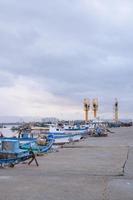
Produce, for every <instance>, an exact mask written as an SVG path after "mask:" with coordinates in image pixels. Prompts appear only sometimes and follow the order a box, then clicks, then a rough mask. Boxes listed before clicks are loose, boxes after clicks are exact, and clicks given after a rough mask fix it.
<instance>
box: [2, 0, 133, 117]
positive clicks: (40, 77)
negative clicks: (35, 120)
mask: <svg viewBox="0 0 133 200" xmlns="http://www.w3.org/2000/svg"><path fill="white" fill-rule="evenodd" d="M132 77H133V1H132V0H49V1H46V0H38V1H36V0H22V1H18V0H0V94H1V95H0V98H1V100H0V116H7V115H8V116H10V115H11V116H16V115H17V116H42V117H50V116H53V117H58V118H63V119H68V118H69V119H82V118H83V111H82V110H83V105H82V102H83V99H84V98H85V97H86V98H90V99H93V98H95V97H98V99H99V104H100V106H99V116H101V117H104V118H112V117H113V111H112V110H113V103H114V99H115V98H116V97H117V98H118V100H119V106H120V117H121V118H125V117H128V118H131V117H133V78H132Z"/></svg>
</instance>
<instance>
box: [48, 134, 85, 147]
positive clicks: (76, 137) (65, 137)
mask: <svg viewBox="0 0 133 200" xmlns="http://www.w3.org/2000/svg"><path fill="white" fill-rule="evenodd" d="M48 137H49V138H50V137H53V138H54V145H63V144H66V143H70V142H77V141H80V140H81V139H82V135H81V134H58V133H56V134H49V135H48Z"/></svg>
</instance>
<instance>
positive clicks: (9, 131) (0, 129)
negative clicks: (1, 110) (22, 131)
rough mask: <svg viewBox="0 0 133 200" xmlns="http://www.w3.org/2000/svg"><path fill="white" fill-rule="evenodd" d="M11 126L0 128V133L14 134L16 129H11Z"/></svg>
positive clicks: (5, 134)
mask: <svg viewBox="0 0 133 200" xmlns="http://www.w3.org/2000/svg"><path fill="white" fill-rule="evenodd" d="M11 128H12V126H6V128H0V133H2V134H3V136H4V137H12V136H14V135H15V133H16V131H12V130H11Z"/></svg>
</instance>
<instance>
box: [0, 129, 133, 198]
mask: <svg viewBox="0 0 133 200" xmlns="http://www.w3.org/2000/svg"><path fill="white" fill-rule="evenodd" d="M111 130H112V131H113V133H109V136H108V137H100V138H94V137H89V138H87V139H86V140H83V141H81V142H78V143H75V144H74V145H71V144H70V145H66V146H65V147H64V148H62V149H59V152H56V153H50V154H48V155H46V156H42V157H38V158H37V159H38V162H39V167H36V166H35V164H34V163H32V165H31V166H28V165H26V164H19V165H17V166H15V168H13V169H12V168H5V169H0V200H14V199H15V200H25V199H28V200H126V199H128V200H133V192H132V191H133V127H130V128H116V129H111Z"/></svg>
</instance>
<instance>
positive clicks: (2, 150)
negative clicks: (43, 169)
mask: <svg viewBox="0 0 133 200" xmlns="http://www.w3.org/2000/svg"><path fill="white" fill-rule="evenodd" d="M29 159H31V161H30V162H29V164H30V163H31V162H32V161H33V160H35V162H36V164H37V166H38V162H37V160H36V158H35V154H34V153H33V151H32V149H30V150H22V149H20V148H19V141H18V140H16V139H14V140H10V139H4V138H3V139H2V140H1V143H0V166H2V167H3V166H10V167H14V165H16V164H18V163H20V162H24V161H26V160H29Z"/></svg>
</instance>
